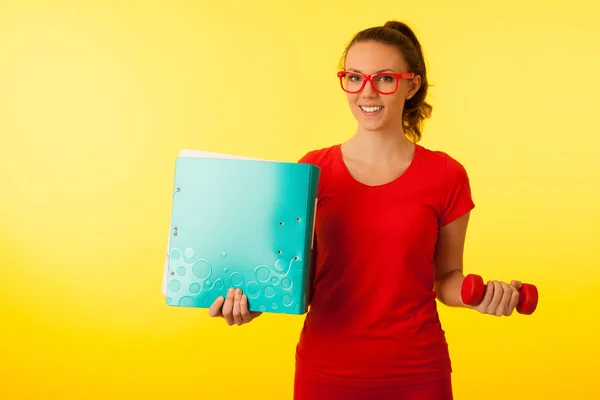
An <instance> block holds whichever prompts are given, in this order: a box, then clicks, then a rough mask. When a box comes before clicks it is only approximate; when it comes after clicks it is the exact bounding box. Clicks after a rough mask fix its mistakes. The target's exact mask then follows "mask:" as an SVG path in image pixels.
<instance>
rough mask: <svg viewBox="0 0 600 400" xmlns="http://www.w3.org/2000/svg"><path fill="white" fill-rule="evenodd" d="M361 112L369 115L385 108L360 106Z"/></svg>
mask: <svg viewBox="0 0 600 400" xmlns="http://www.w3.org/2000/svg"><path fill="white" fill-rule="evenodd" d="M359 107H360V109H361V110H363V111H364V112H368V113H374V112H377V111H379V110H381V109H382V108H383V106H359Z"/></svg>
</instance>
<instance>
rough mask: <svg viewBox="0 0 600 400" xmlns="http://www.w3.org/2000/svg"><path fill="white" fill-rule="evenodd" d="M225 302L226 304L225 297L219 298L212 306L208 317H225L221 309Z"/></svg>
mask: <svg viewBox="0 0 600 400" xmlns="http://www.w3.org/2000/svg"><path fill="white" fill-rule="evenodd" d="M224 302H225V297H223V296H219V297H217V299H216V300H215V301H214V302H213V303H212V304H211V306H210V308H209V309H208V315H210V316H211V317H221V316H223V313H222V312H221V307H222V306H223V303H224Z"/></svg>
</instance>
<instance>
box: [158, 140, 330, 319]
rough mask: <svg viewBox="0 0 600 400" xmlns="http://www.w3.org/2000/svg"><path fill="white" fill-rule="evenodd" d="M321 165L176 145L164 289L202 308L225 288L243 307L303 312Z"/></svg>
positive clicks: (173, 302) (171, 300) (177, 301)
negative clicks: (236, 292) (242, 298)
mask: <svg viewBox="0 0 600 400" xmlns="http://www.w3.org/2000/svg"><path fill="white" fill-rule="evenodd" d="M319 178H320V170H319V168H317V167H316V166H314V165H310V164H301V163H291V162H278V161H268V160H259V159H251V158H246V157H239V156H231V155H226V154H219V153H209V152H202V151H195V150H183V151H182V152H181V153H180V154H179V157H178V158H177V161H176V164H175V185H174V188H173V204H172V211H171V223H170V225H171V226H170V228H171V229H170V234H169V241H168V245H167V254H166V260H165V266H164V277H163V294H164V295H165V296H166V302H167V304H169V305H170V306H179V307H196V308H208V307H209V306H210V305H211V304H212V303H213V302H214V301H215V299H216V298H217V297H219V296H225V295H226V294H227V290H228V289H229V288H230V287H233V288H240V289H242V290H243V292H244V294H246V295H247V296H248V306H249V308H250V311H262V312H272V313H280V314H304V313H305V312H306V311H307V308H308V295H309V288H310V282H309V277H310V268H311V265H310V263H311V260H312V257H311V252H312V247H313V238H314V223H315V213H316V204H317V202H316V199H317V190H318V184H319Z"/></svg>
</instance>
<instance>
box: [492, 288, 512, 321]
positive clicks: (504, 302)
mask: <svg viewBox="0 0 600 400" xmlns="http://www.w3.org/2000/svg"><path fill="white" fill-rule="evenodd" d="M500 286H501V287H502V299H501V300H500V304H499V305H498V308H497V309H496V316H498V317H500V316H502V315H506V313H507V312H509V310H510V309H509V303H510V299H511V297H512V291H513V289H514V288H512V287H511V286H510V285H509V284H508V283H506V282H500Z"/></svg>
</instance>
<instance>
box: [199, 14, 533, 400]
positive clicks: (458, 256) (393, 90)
mask: <svg viewBox="0 0 600 400" xmlns="http://www.w3.org/2000/svg"><path fill="white" fill-rule="evenodd" d="M338 79H339V81H340V86H341V88H342V89H343V90H344V91H345V92H346V96H347V100H348V104H349V106H350V110H351V111H352V114H353V115H354V117H355V118H356V120H357V123H358V128H357V130H356V132H355V134H354V135H353V136H352V137H351V138H350V139H349V140H347V141H346V142H345V143H343V144H339V145H334V146H331V147H328V148H323V149H318V150H313V151H311V152H309V153H308V154H306V155H305V156H304V157H303V158H302V159H301V160H300V162H302V163H311V164H314V165H317V166H319V167H320V168H321V182H320V187H319V194H318V197H319V199H318V208H317V220H316V233H315V249H316V251H315V269H314V274H313V276H312V300H311V307H310V310H309V312H308V314H307V316H306V320H305V324H304V327H303V330H302V333H301V337H300V341H299V344H298V346H297V354H296V377H295V388H294V395H295V399H298V400H300V399H302V400H303V399H310V400H318V399H327V400H333V399H345V400H352V399H378V400H385V399H404V400H408V399H419V400H428V399H432V400H447V399H452V397H453V395H452V385H451V363H450V358H449V353H448V346H447V343H446V340H445V335H444V331H443V329H442V327H441V324H440V321H439V318H438V313H437V309H436V298H437V299H438V300H439V301H440V302H441V303H443V304H445V305H447V306H450V307H468V308H471V309H474V310H477V311H479V312H481V313H485V314H492V315H496V316H501V315H510V314H511V313H512V312H513V310H514V308H515V306H516V304H517V302H518V289H519V288H520V287H521V283H520V282H517V281H513V282H511V283H510V284H506V283H503V282H498V281H491V282H488V283H487V288H486V293H485V298H484V300H483V302H482V303H481V304H480V305H479V306H477V307H471V306H466V305H464V304H463V302H462V300H461V297H460V288H461V284H462V281H463V279H464V275H463V272H462V267H463V248H464V241H465V236H466V230H467V224H468V220H469V213H470V211H471V210H472V209H473V207H474V203H473V201H472V199H471V193H470V185H469V179H468V176H467V173H466V171H465V169H464V168H463V166H462V165H461V164H460V163H459V162H457V161H456V160H454V159H453V158H452V157H450V156H449V155H447V154H446V153H444V152H440V151H432V150H428V149H426V148H424V147H422V146H421V145H418V144H417V142H418V141H419V139H420V138H421V125H422V121H423V120H424V119H426V118H428V117H429V116H430V113H431V109H432V108H431V106H430V105H429V104H428V103H427V102H426V101H425V99H426V97H427V88H428V82H427V73H426V68H425V63H424V60H423V54H422V52H421V46H420V44H419V41H418V40H417V38H416V36H415V35H414V33H413V32H412V30H411V29H410V28H409V27H408V26H407V25H405V24H403V23H400V22H396V21H390V22H387V23H386V24H385V25H384V26H381V27H374V28H370V29H366V30H364V31H361V32H359V33H358V34H357V35H356V36H355V37H354V38H353V40H352V41H351V42H350V44H349V45H348V47H347V48H346V50H345V52H344V55H343V57H342V68H341V72H339V73H338ZM210 315H211V316H221V317H223V318H225V320H226V321H227V323H228V324H230V325H231V324H238V325H239V324H242V323H247V322H249V321H251V320H252V319H253V318H256V317H257V316H258V315H260V313H250V312H248V307H247V299H246V297H245V296H243V294H242V293H241V292H239V291H238V292H237V293H236V292H233V291H231V292H230V293H229V295H228V296H227V297H226V298H225V299H223V298H221V299H219V300H217V301H216V302H215V304H213V306H212V307H211V310H210Z"/></svg>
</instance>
